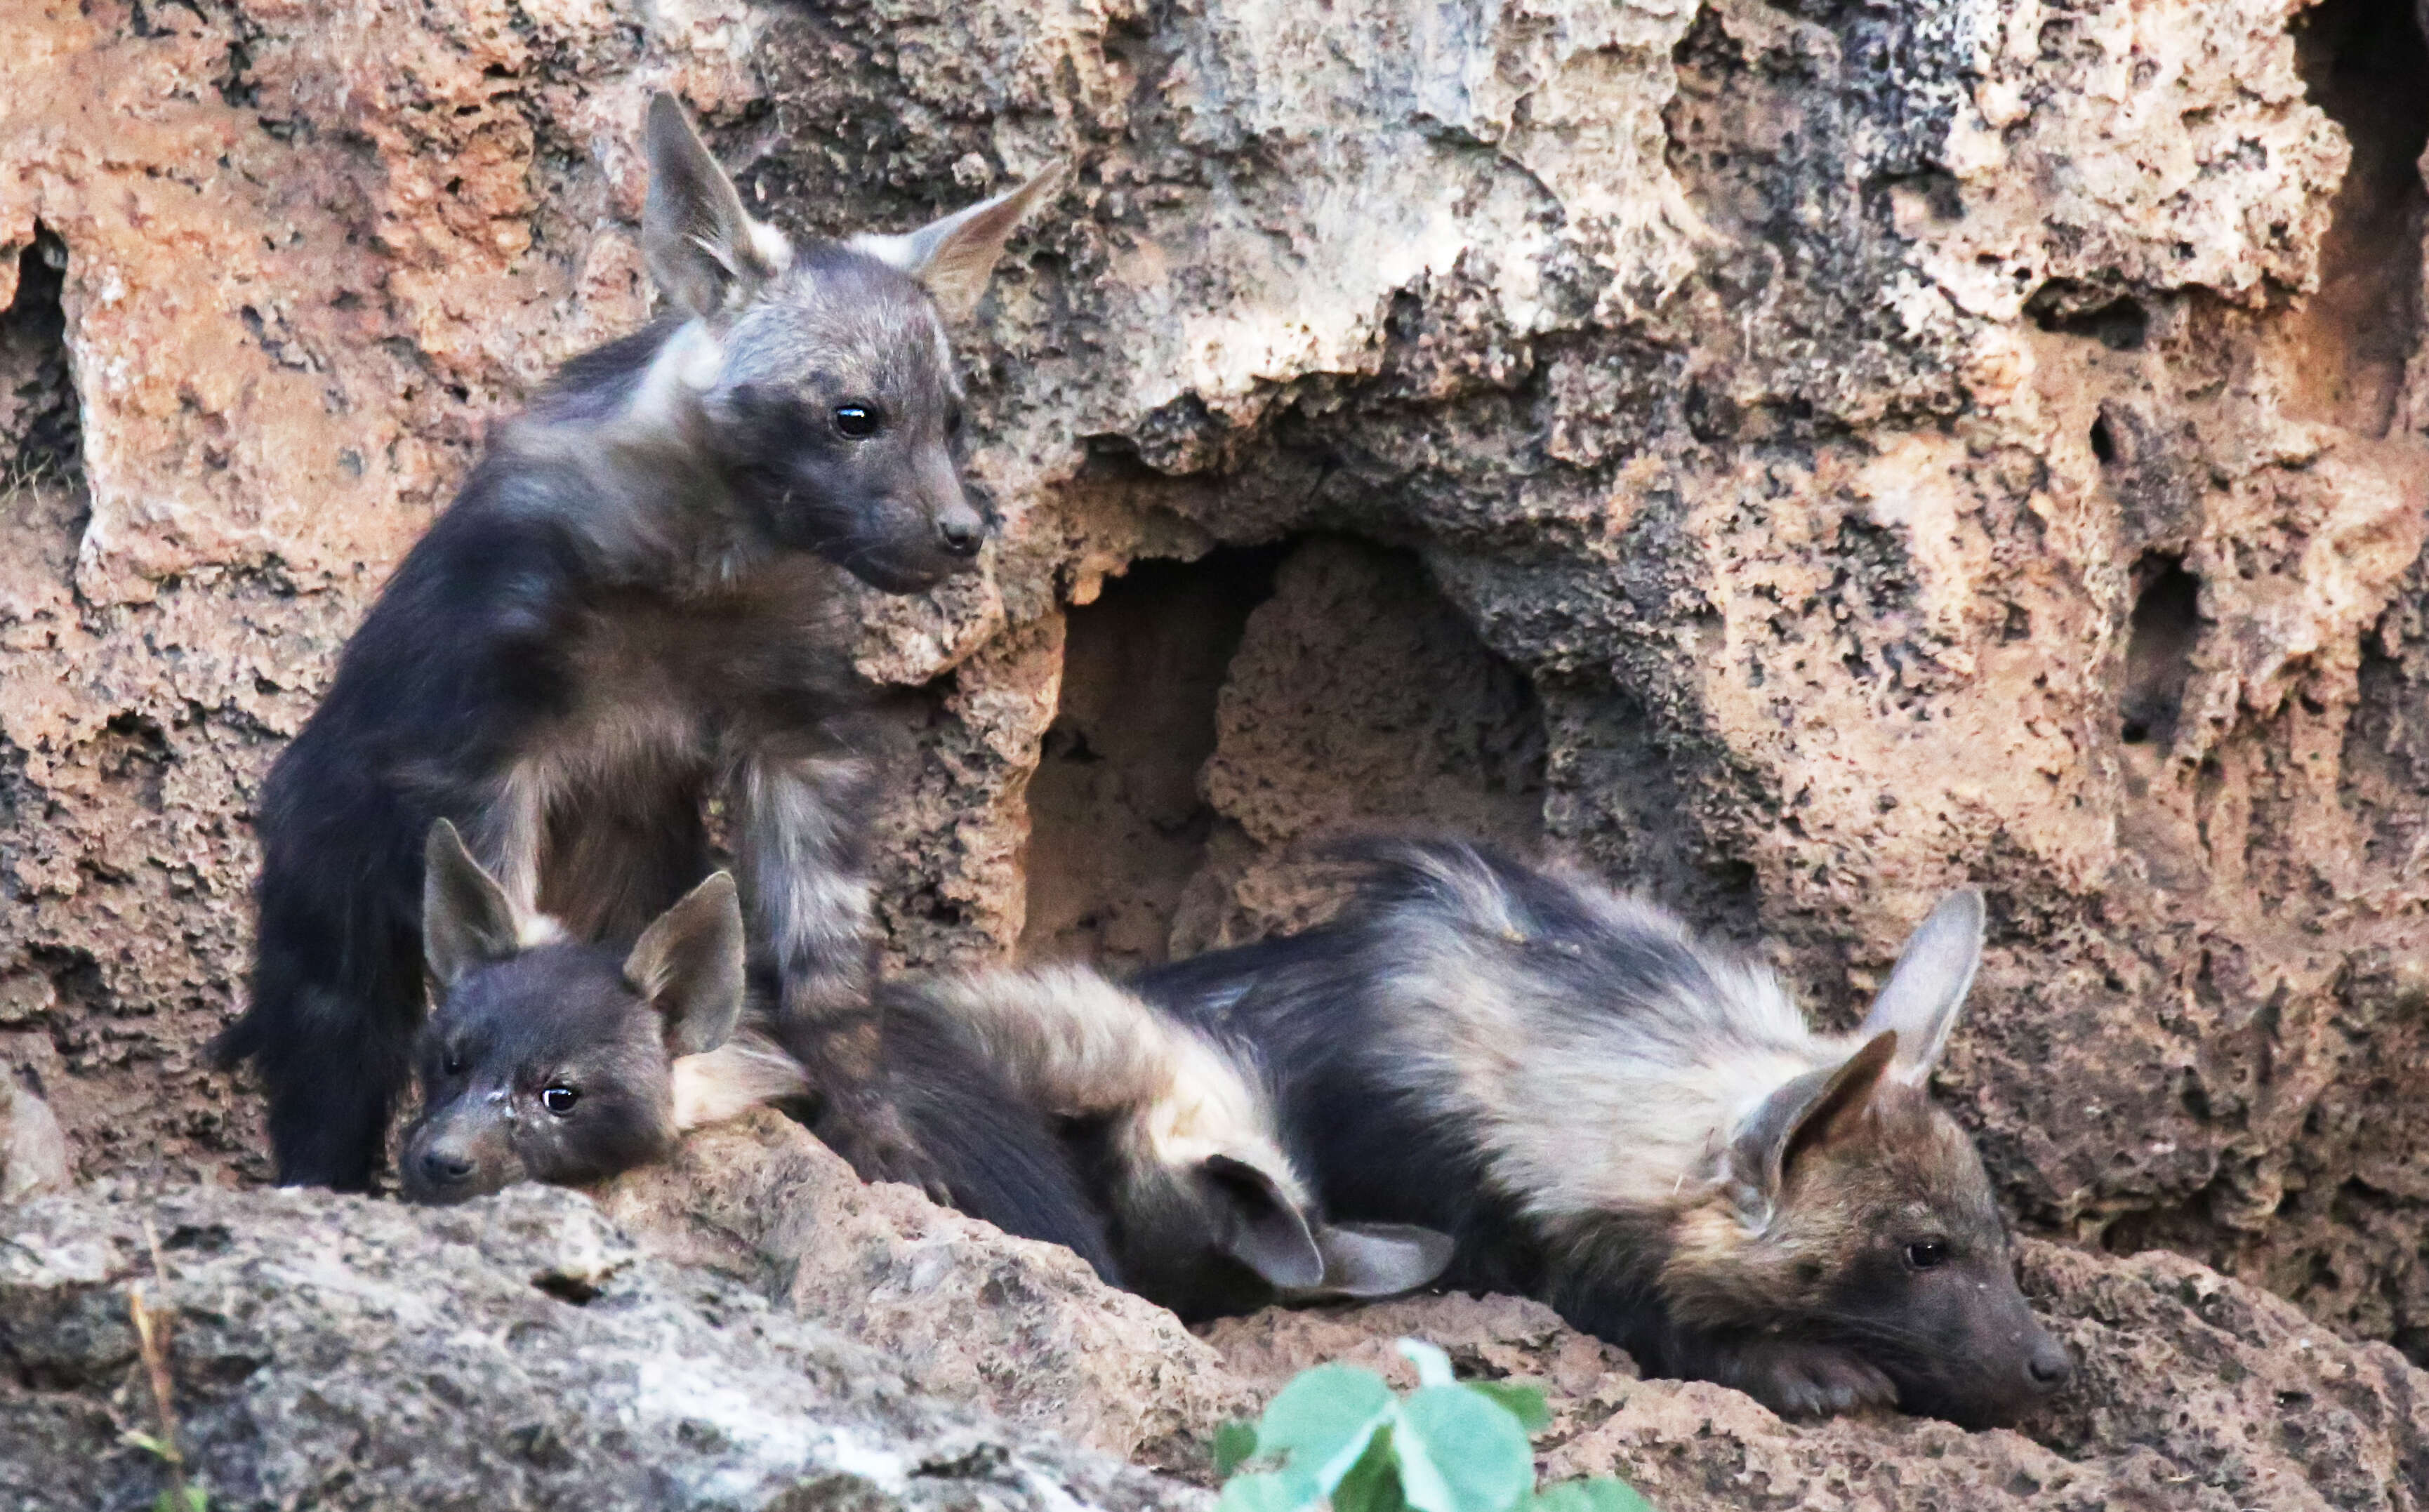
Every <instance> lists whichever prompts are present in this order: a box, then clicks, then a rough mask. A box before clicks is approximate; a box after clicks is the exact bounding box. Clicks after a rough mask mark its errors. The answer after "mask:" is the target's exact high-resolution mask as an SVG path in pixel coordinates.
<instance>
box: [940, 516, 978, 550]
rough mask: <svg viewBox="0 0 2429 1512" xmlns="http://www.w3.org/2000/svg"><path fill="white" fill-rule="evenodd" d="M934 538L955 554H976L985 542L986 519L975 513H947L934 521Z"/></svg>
mask: <svg viewBox="0 0 2429 1512" xmlns="http://www.w3.org/2000/svg"><path fill="white" fill-rule="evenodd" d="M936 539H937V540H939V541H941V542H943V543H944V547H945V550H946V551H950V552H952V553H953V554H954V555H955V556H976V555H978V554H979V548H980V547H981V546H983V545H984V544H986V521H985V520H983V519H981V518H978V516H977V515H975V514H969V513H957V514H951V515H947V516H946V517H945V518H942V519H940V520H938V521H936Z"/></svg>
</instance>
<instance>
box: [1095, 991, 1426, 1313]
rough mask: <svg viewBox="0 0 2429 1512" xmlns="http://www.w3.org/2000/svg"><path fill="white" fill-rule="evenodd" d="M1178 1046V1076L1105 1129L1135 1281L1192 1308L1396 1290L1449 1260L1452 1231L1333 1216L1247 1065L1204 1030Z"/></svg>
mask: <svg viewBox="0 0 2429 1512" xmlns="http://www.w3.org/2000/svg"><path fill="white" fill-rule="evenodd" d="M1178 1048H1179V1052H1180V1053H1179V1056H1178V1060H1179V1062H1180V1064H1179V1066H1178V1073H1179V1074H1178V1075H1177V1076H1176V1077H1175V1079H1174V1084H1173V1086H1172V1087H1171V1089H1170V1090H1169V1091H1168V1092H1167V1093H1165V1095H1164V1096H1162V1097H1160V1098H1158V1099H1157V1100H1156V1101H1154V1102H1153V1103H1151V1104H1149V1105H1148V1106H1146V1107H1144V1108H1140V1109H1133V1110H1132V1111H1131V1112H1130V1113H1129V1114H1128V1115H1126V1116H1125V1117H1123V1118H1122V1119H1121V1120H1119V1121H1118V1122H1117V1123H1116V1124H1115V1126H1112V1127H1110V1128H1107V1129H1106V1130H1104V1131H1103V1134H1102V1136H1101V1137H1102V1138H1103V1139H1104V1140H1105V1141H1106V1143H1107V1148H1106V1150H1105V1151H1104V1152H1103V1154H1102V1155H1101V1156H1100V1157H1099V1159H1100V1160H1102V1161H1108V1162H1110V1163H1111V1164H1112V1165H1113V1166H1114V1167H1115V1169H1114V1170H1113V1171H1112V1172H1111V1173H1110V1174H1109V1175H1106V1176H1104V1177H1102V1178H1100V1179H1099V1183H1098V1184H1099V1188H1100V1190H1102V1189H1109V1190H1110V1191H1111V1192H1112V1196H1113V1201H1112V1205H1111V1206H1112V1209H1113V1210H1112V1212H1111V1214H1110V1215H1109V1216H1110V1222H1109V1224H1108V1225H1107V1226H1108V1229H1109V1236H1108V1237H1109V1239H1110V1241H1111V1243H1112V1245H1113V1248H1114V1254H1115V1263H1116V1264H1117V1265H1118V1266H1119V1267H1120V1269H1121V1274H1122V1275H1123V1277H1124V1279H1125V1280H1126V1281H1127V1282H1128V1283H1129V1285H1130V1286H1131V1287H1132V1290H1136V1291H1138V1292H1139V1293H1140V1294H1141V1295H1143V1296H1147V1297H1149V1298H1152V1299H1153V1300H1155V1301H1157V1302H1159V1303H1161V1304H1163V1305H1164V1306H1165V1307H1170V1308H1171V1309H1172V1310H1173V1311H1175V1312H1177V1313H1180V1314H1181V1316H1182V1317H1183V1318H1184V1319H1192V1320H1195V1319H1198V1318H1208V1317H1219V1316H1224V1315H1227V1314H1232V1313H1241V1312H1248V1311H1253V1310H1254V1309H1256V1308H1258V1307H1263V1306H1264V1305H1266V1304H1267V1303H1270V1302H1273V1301H1276V1300H1281V1301H1284V1302H1311V1301H1316V1300H1319V1299H1323V1298H1328V1297H1383V1296H1390V1295H1393V1294H1394V1293H1396V1292H1401V1291H1409V1290H1414V1289H1416V1288H1418V1287H1421V1286H1424V1285H1425V1284H1426V1283H1428V1282H1429V1281H1431V1280H1432V1279H1433V1278H1434V1277H1435V1276H1437V1275H1440V1274H1442V1272H1443V1269H1444V1267H1446V1266H1447V1265H1448V1264H1449V1263H1450V1257H1451V1241H1450V1239H1449V1237H1448V1236H1446V1235H1444V1234H1439V1233H1436V1232H1434V1231H1433V1230H1431V1229H1428V1228H1417V1227H1413V1226H1412V1225H1409V1224H1334V1223H1330V1222H1329V1221H1327V1220H1326V1218H1325V1217H1324V1215H1323V1213H1322V1212H1321V1210H1320V1209H1319V1208H1318V1206H1317V1203H1316V1201H1315V1199H1314V1195H1313V1194H1312V1193H1311V1192H1310V1191H1309V1189H1308V1184H1307V1182H1306V1180H1305V1178H1304V1177H1302V1176H1301V1175H1299V1173H1298V1171H1297V1168H1296V1167H1295V1166H1294V1165H1293V1163H1292V1162H1291V1160H1290V1159H1289V1157H1288V1156H1286V1155H1285V1154H1284V1153H1283V1152H1282V1150H1281V1146H1280V1144H1279V1143H1278V1142H1277V1141H1276V1140H1275V1138H1274V1136H1273V1133H1272V1128H1273V1118H1272V1109H1271V1108H1270V1107H1269V1106H1268V1105H1267V1104H1266V1102H1265V1101H1264V1098H1263V1097H1262V1096H1260V1095H1259V1094H1258V1093H1257V1091H1256V1089H1255V1088H1253V1087H1252V1086H1250V1085H1249V1083H1248V1077H1247V1076H1246V1075H1245V1074H1242V1073H1241V1072H1239V1071H1238V1069H1237V1068H1236V1067H1234V1066H1233V1065H1231V1063H1230V1062H1229V1060H1228V1059H1227V1058H1225V1057H1223V1056H1222V1055H1220V1054H1219V1053H1217V1052H1215V1050H1214V1049H1213V1047H1212V1046H1209V1045H1206V1044H1202V1043H1201V1042H1198V1041H1196V1040H1195V1038H1194V1037H1188V1038H1185V1039H1183V1040H1182V1041H1181V1044H1180V1045H1179V1047H1178ZM1091 1163H1094V1162H1091Z"/></svg>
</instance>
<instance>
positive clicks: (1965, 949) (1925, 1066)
mask: <svg viewBox="0 0 2429 1512" xmlns="http://www.w3.org/2000/svg"><path fill="white" fill-rule="evenodd" d="M1981 963H1982V895H1981V893H1980V892H1979V891H1978V890H1977V889H1975V888H1971V887H1967V888H1961V889H1959V890H1958V891H1957V892H1954V893H1951V894H1949V895H1948V896H1946V897H1943V898H1942V899H1941V900H1940V906H1939V907H1938V908H1936V909H1933V910H1932V911H1931V917H1929V918H1927V919H1925V920H1924V921H1923V926H1922V928H1920V929H1916V930H1915V931H1914V935H1913V937H1912V938H1910V939H1909V940H1908V941H1907V943H1906V950H1905V951H1904V952H1903V953H1902V954H1901V955H1899V957H1898V963H1897V966H1896V968H1895V969H1894V970H1892V972H1891V973H1890V979H1889V985H1888V986H1886V987H1883V988H1882V989H1881V992H1880V995H1879V996H1877V997H1875V998H1874V999H1873V1006H1872V1011H1870V1012H1867V1013H1866V1014H1865V1015H1864V1026H1863V1028H1862V1029H1861V1030H1860V1031H1859V1032H1861V1033H1864V1034H1879V1033H1882V1032H1885V1031H1887V1030H1891V1029H1894V1030H1896V1031H1897V1037H1898V1059H1897V1076H1898V1079H1900V1080H1901V1081H1911V1082H1921V1081H1922V1080H1924V1079H1925V1077H1927V1076H1930V1075H1931V1068H1932V1067H1933V1066H1934V1065H1937V1064H1938V1063H1939V1061H1940V1053H1941V1052H1942V1050H1945V1049H1947V1048H1948V1034H1949V1031H1950V1030H1951V1029H1954V1028H1955V1027H1957V1015H1958V1012H1959V1011H1961V1010H1962V1009H1963V1008H1964V1007H1965V994H1966V993H1967V992H1969V991H1971V990H1972V988H1973V986H1974V972H1975V967H1977V966H1979V965H1981Z"/></svg>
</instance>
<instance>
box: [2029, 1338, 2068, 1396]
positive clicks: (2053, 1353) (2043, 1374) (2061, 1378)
mask: <svg viewBox="0 0 2429 1512" xmlns="http://www.w3.org/2000/svg"><path fill="white" fill-rule="evenodd" d="M2024 1369H2025V1370H2026V1371H2027V1372H2030V1373H2031V1375H2032V1378H2033V1384H2034V1385H2035V1386H2038V1387H2040V1388H2041V1389H2042V1390H2044V1391H2055V1390H2057V1389H2058V1388H2059V1387H2061V1386H2064V1385H2065V1384H2066V1383H2067V1381H2068V1379H2069V1378H2070V1377H2071V1376H2073V1375H2074V1358H2073V1357H2072V1356H2069V1355H2068V1354H2067V1352H2066V1346H2065V1345H2064V1344H2061V1343H2059V1342H2058V1341H2057V1339H2042V1340H2041V1343H2040V1344H2039V1345H2038V1346H2037V1347H2035V1349H2034V1350H2033V1357H2032V1358H2031V1359H2030V1360H2029V1361H2027V1362H2026V1363H2025V1365H2024Z"/></svg>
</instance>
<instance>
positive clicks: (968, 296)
mask: <svg viewBox="0 0 2429 1512" xmlns="http://www.w3.org/2000/svg"><path fill="white" fill-rule="evenodd" d="M1062 182H1063V165H1062V164H1061V163H1059V162H1058V163H1054V164H1051V165H1049V166H1048V167H1047V168H1046V169H1045V170H1044V171H1043V172H1042V173H1038V174H1037V176H1036V177H1034V178H1033V179H1031V180H1030V181H1029V182H1028V183H1026V184H1023V185H1021V186H1020V187H1019V188H1018V189H1007V190H1005V191H1004V192H1003V193H1001V194H999V195H997V196H996V197H995V198H994V199H991V200H982V201H980V202H979V203H978V204H976V205H971V206H970V207H969V208H968V209H967V210H956V211H954V212H953V213H952V214H950V215H949V216H946V217H945V218H944V219H943V220H941V221H932V222H929V223H928V224H926V225H923V226H921V227H920V228H919V229H918V230H917V231H907V232H904V233H902V234H901V235H900V236H880V235H877V234H875V233H863V234H862V235H860V236H856V237H854V238H851V245H852V247H853V248H854V249H856V250H858V251H860V252H865V253H867V254H868V255H870V256H872V257H874V258H876V259H877V260H878V261H880V262H883V263H889V264H891V265H893V266H894V267H896V268H899V269H901V271H904V272H906V273H909V274H910V275H911V276H912V277H914V278H916V279H917V280H919V282H921V283H922V284H925V285H927V286H928V292H929V293H930V294H931V295H933V296H934V299H935V301H936V308H937V310H938V312H939V313H941V314H942V315H943V316H944V317H945V320H947V321H948V322H949V323H950V322H956V321H961V320H968V319H969V318H970V314H971V312H972V311H974V310H976V309H977V308H978V307H979V296H980V295H982V294H983V293H985V292H986V285H987V278H988V277H989V275H991V274H992V273H994V271H995V265H996V262H997V260H998V259H999V258H1000V257H1002V255H1003V247H1004V243H1005V242H1007V241H1010V240H1011V239H1012V234H1013V232H1014V231H1015V230H1016V229H1018V227H1019V225H1020V222H1021V221H1022V220H1023V219H1024V218H1025V217H1027V216H1028V214H1029V212H1030V211H1031V210H1033V209H1034V208H1035V207H1036V206H1037V205H1039V204H1041V203H1042V202H1044V201H1045V200H1047V199H1049V198H1050V197H1051V196H1052V194H1053V192H1054V190H1055V189H1056V188H1058V187H1059V186H1060V185H1061V184H1062Z"/></svg>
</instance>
